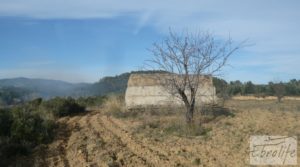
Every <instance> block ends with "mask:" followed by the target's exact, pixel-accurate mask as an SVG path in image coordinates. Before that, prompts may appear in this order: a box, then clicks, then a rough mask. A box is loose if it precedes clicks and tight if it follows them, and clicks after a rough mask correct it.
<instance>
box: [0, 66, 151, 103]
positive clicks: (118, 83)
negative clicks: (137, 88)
mask: <svg viewBox="0 0 300 167" xmlns="http://www.w3.org/2000/svg"><path fill="white" fill-rule="evenodd" d="M132 73H153V71H132V72H128V73H123V74H120V75H116V76H107V77H104V78H101V79H100V80H99V81H98V82H95V83H69V82H65V81H59V80H50V79H30V78H24V77H21V78H12V79H0V101H1V99H2V101H4V99H6V98H8V97H7V96H8V94H9V95H11V94H14V95H15V94H18V95H16V96H12V97H10V98H11V99H19V100H28V99H33V98H37V97H42V98H45V99H49V98H53V97H57V96H58V97H67V96H70V97H74V98H77V97H88V96H101V95H107V94H116V93H117V94H119V93H125V90H126V87H127V81H128V79H129V76H130V74H132ZM12 92H13V93H12ZM19 100H17V101H19Z"/></svg>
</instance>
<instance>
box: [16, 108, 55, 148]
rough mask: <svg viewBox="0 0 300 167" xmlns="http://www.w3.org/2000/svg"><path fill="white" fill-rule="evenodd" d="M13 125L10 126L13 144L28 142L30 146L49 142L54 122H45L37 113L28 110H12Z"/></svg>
mask: <svg viewBox="0 0 300 167" xmlns="http://www.w3.org/2000/svg"><path fill="white" fill-rule="evenodd" d="M12 114H13V123H12V126H11V139H12V140H13V141H14V142H17V143H20V142H23V141H25V142H27V141H28V142H29V143H30V144H32V145H37V144H41V143H46V142H49V141H51V139H52V137H53V136H52V134H53V129H54V121H53V120H45V119H43V117H42V116H41V115H40V113H39V112H36V111H32V110H30V109H29V108H26V107H24V108H21V107H18V108H15V109H13V110H12Z"/></svg>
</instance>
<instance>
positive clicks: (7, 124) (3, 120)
mask: <svg viewBox="0 0 300 167" xmlns="http://www.w3.org/2000/svg"><path fill="white" fill-rule="evenodd" d="M12 123H13V118H12V114H11V112H10V111H9V110H8V109H0V136H1V137H2V136H10V128H11V125H12Z"/></svg>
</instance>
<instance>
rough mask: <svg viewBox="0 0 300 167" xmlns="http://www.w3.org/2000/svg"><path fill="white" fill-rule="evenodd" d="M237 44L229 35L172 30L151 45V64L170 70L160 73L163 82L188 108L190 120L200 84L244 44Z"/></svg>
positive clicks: (153, 67) (157, 68)
mask: <svg viewBox="0 0 300 167" xmlns="http://www.w3.org/2000/svg"><path fill="white" fill-rule="evenodd" d="M241 45H242V44H239V45H237V46H234V47H233V41H232V39H231V38H230V37H229V38H228V39H227V40H226V41H223V40H219V39H216V38H215V37H214V35H213V34H211V33H209V32H201V31H200V32H198V33H189V32H184V33H181V34H178V33H174V32H172V31H171V30H170V32H169V36H168V37H167V38H166V39H164V40H163V41H162V42H161V43H154V44H153V47H152V48H151V49H149V50H150V51H151V52H152V54H153V59H151V60H149V61H147V62H148V63H147V65H148V67H151V68H152V69H156V70H160V71H165V72H167V74H166V76H165V77H159V79H160V81H161V83H162V85H163V86H164V87H165V88H166V90H168V91H169V92H170V93H171V94H172V95H177V96H178V97H179V98H180V99H181V100H182V101H183V103H184V105H185V108H186V122H187V123H191V122H192V121H193V115H194V110H195V105H196V95H197V91H198V88H199V87H201V86H203V84H204V80H205V79H210V77H212V76H215V75H217V74H218V73H219V72H220V71H221V69H222V67H224V66H225V65H226V62H227V60H228V57H229V56H230V55H232V54H233V53H234V52H235V51H236V50H238V49H239V48H240V47H241Z"/></svg>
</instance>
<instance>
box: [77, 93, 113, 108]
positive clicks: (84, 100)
mask: <svg viewBox="0 0 300 167" xmlns="http://www.w3.org/2000/svg"><path fill="white" fill-rule="evenodd" d="M106 99H107V97H106V96H94V97H80V98H78V99H77V100H76V102H77V103H78V104H79V105H82V106H85V107H88V106H99V105H102V104H103V102H104V101H105V100H106Z"/></svg>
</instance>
